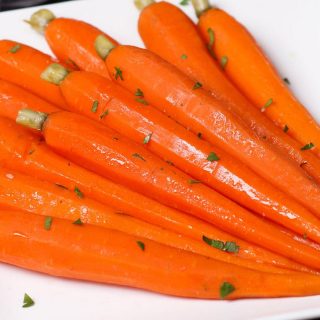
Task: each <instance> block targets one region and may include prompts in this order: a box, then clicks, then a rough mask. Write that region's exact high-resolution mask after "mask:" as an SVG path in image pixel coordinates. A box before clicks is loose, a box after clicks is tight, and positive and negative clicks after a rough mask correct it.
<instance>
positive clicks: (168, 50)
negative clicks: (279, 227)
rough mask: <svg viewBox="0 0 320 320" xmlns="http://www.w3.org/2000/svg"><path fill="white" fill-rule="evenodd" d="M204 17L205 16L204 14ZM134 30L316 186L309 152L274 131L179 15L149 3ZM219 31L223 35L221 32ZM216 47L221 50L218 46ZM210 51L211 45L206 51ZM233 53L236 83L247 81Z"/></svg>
mask: <svg viewBox="0 0 320 320" xmlns="http://www.w3.org/2000/svg"><path fill="white" fill-rule="evenodd" d="M197 2H199V1H197ZM200 2H203V1H200ZM206 15H209V14H207V13H206ZM200 20H201V19H200ZM138 27H139V33H140V35H141V38H142V40H143V41H144V43H145V46H146V47H147V48H148V49H149V50H151V51H153V52H154V53H156V54H158V55H159V56H161V57H162V58H163V59H165V60H167V61H168V62H170V63H172V64H174V65H175V66H176V67H178V68H179V69H180V70H181V71H182V72H184V73H186V74H187V75H188V76H189V77H191V78H192V79H193V80H194V81H195V82H196V81H198V82H200V83H201V84H202V85H203V87H204V88H205V89H207V90H209V91H210V92H211V93H212V95H213V96H214V97H215V98H217V99H218V100H219V101H221V102H223V103H224V105H225V108H228V110H229V111H231V112H233V113H234V114H236V115H238V116H239V117H241V119H242V120H243V121H244V122H245V123H246V124H247V125H248V126H250V127H251V129H252V130H254V131H255V132H256V134H258V136H259V137H260V138H262V139H264V140H266V141H267V142H269V143H271V144H272V145H274V146H275V147H276V148H277V150H278V151H279V152H282V153H283V154H284V155H285V156H286V157H289V158H291V159H292V160H293V161H295V162H296V163H297V164H298V165H299V166H302V168H303V169H304V170H305V171H306V172H307V173H308V174H309V175H310V176H312V177H313V178H314V179H316V181H317V182H318V183H320V161H319V159H318V158H317V157H316V156H315V155H314V154H312V153H310V152H305V151H302V150H301V144H300V143H299V142H297V141H296V140H295V139H293V138H291V137H290V136H288V135H287V134H286V133H285V132H283V128H284V127H281V128H277V127H276V126H275V125H274V124H273V123H272V122H271V121H270V120H269V119H268V118H267V117H265V115H264V114H263V113H262V112H261V111H260V110H257V108H255V106H254V105H253V104H252V102H251V101H249V100H248V99H247V98H246V97H245V96H244V95H243V94H242V93H241V92H240V91H239V90H238V89H237V88H236V87H235V86H234V85H233V84H232V83H231V81H230V80H229V79H228V78H227V77H226V75H225V73H227V74H228V71H229V70H231V69H232V65H233V63H234V62H231V68H230V65H229V64H227V67H226V69H225V70H222V68H221V66H220V65H219V64H216V63H213V61H212V56H211V55H210V53H209V52H208V50H207V47H206V46H205V45H204V43H203V41H202V39H201V38H200V36H199V34H198V31H197V29H196V26H195V25H194V23H193V22H192V21H191V20H190V18H189V17H188V16H187V15H186V14H185V13H183V11H181V10H180V9H179V8H177V7H176V6H174V5H173V4H170V3H168V2H159V3H153V4H151V5H149V6H147V7H146V8H145V9H144V10H143V11H142V12H141V14H140V18H139V25H138ZM209 27H210V26H209V25H204V27H203V28H202V31H203V33H204V34H205V37H206V41H207V42H208V41H209V34H210V37H211V38H210V39H211V42H214V36H215V33H213V31H211V29H209V32H208V28H209ZM212 30H214V28H213V29H212ZM223 31H224V32H225V29H224V30H223ZM217 37H218V35H217ZM237 40H238V39H237ZM215 43H218V42H215ZM220 45H221V46H223V44H222V43H220ZM232 45H233V41H232ZM241 45H243V42H241ZM211 47H212V44H211V46H210V50H211ZM221 48H222V47H221ZM222 49H224V48H222ZM222 49H221V51H220V52H219V54H218V56H219V58H220V59H221V57H222V56H223V55H224V54H226V52H225V51H224V50H222ZM237 51H238V50H235V51H234V52H235V54H236V56H235V57H234V59H233V60H234V61H236V63H239V64H238V66H239V68H241V72H242V73H241V77H240V76H239V79H247V74H248V70H246V69H247V68H245V67H244V66H251V61H247V62H246V63H247V64H243V63H244V62H243V63H242V62H241V60H239V59H238V52H237ZM211 53H213V52H212V51H211ZM228 56H229V55H228ZM229 58H231V57H229ZM248 60H249V59H248ZM244 70H245V71H244ZM251 71H252V69H250V72H251ZM236 74H237V75H240V72H239V70H237V71H236ZM253 81H254V82H255V80H253ZM258 91H259V90H258ZM254 92H257V90H255V89H253V88H251V89H250V93H251V94H255V93H254ZM259 92H261V90H260V91H259ZM267 100H268V98H267V99H266V100H264V101H263V103H262V104H261V101H260V105H259V106H260V107H261V106H262V105H264V104H265V102H266V101H267ZM268 112H269V110H268V111H267V113H268Z"/></svg>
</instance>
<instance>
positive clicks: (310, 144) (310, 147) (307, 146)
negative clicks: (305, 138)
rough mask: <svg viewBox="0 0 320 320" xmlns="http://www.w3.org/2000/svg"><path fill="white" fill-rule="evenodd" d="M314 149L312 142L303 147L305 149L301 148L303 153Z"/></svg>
mask: <svg viewBox="0 0 320 320" xmlns="http://www.w3.org/2000/svg"><path fill="white" fill-rule="evenodd" d="M313 147H314V144H313V143H312V142H310V143H308V144H306V145H305V146H303V147H302V148H301V150H302V151H304V150H310V149H312V148H313Z"/></svg>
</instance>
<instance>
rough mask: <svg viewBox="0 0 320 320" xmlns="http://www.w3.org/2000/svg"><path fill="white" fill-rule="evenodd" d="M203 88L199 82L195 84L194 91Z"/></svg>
mask: <svg viewBox="0 0 320 320" xmlns="http://www.w3.org/2000/svg"><path fill="white" fill-rule="evenodd" d="M201 87H202V83H201V82H199V81H197V82H196V83H195V84H194V86H193V88H192V90H196V89H199V88H201Z"/></svg>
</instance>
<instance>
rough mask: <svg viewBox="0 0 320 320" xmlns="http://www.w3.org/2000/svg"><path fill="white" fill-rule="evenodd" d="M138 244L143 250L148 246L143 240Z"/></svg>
mask: <svg viewBox="0 0 320 320" xmlns="http://www.w3.org/2000/svg"><path fill="white" fill-rule="evenodd" d="M137 245H138V247H139V248H140V249H141V250H142V251H144V250H145V248H146V246H145V244H144V243H143V242H142V241H137Z"/></svg>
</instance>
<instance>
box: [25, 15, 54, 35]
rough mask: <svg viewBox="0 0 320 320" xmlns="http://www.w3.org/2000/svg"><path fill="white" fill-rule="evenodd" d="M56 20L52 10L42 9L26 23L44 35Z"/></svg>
mask: <svg viewBox="0 0 320 320" xmlns="http://www.w3.org/2000/svg"><path fill="white" fill-rule="evenodd" d="M55 18H56V17H55V15H54V14H53V13H52V12H51V11H50V10H48V9H40V10H38V11H36V12H35V13H34V14H33V15H32V16H31V17H30V20H24V21H25V22H26V23H28V24H30V26H31V27H32V28H33V29H34V30H36V31H37V32H39V33H41V34H44V32H45V30H46V27H47V25H48V24H49V23H50V21H52V20H54V19H55Z"/></svg>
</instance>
